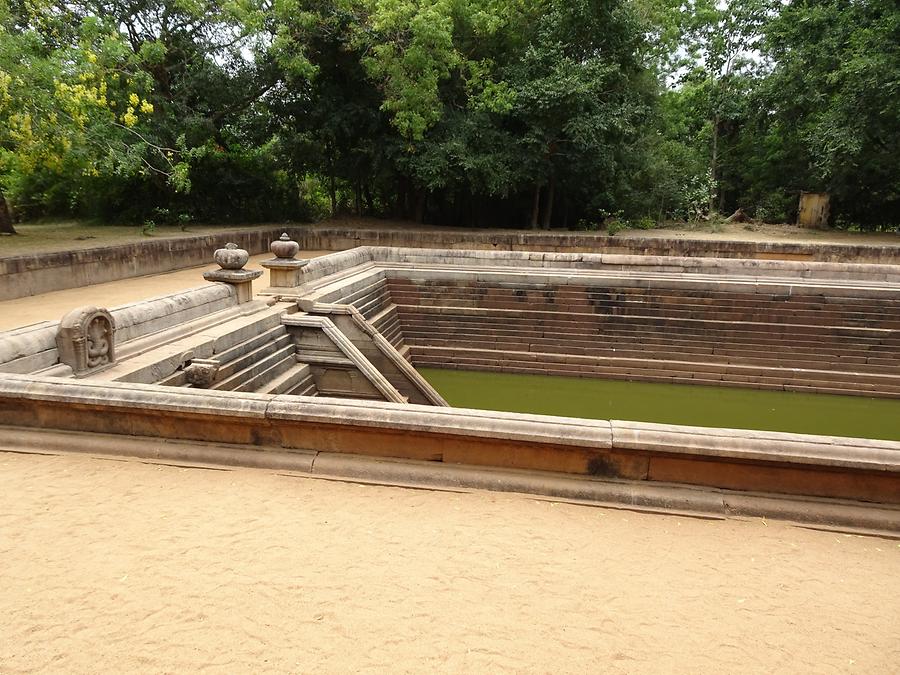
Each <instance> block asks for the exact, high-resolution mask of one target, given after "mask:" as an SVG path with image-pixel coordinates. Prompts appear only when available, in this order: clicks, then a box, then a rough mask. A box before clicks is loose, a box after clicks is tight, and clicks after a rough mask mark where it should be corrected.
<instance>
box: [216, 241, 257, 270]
mask: <svg viewBox="0 0 900 675" xmlns="http://www.w3.org/2000/svg"><path fill="white" fill-rule="evenodd" d="M213 260H215V261H216V263H217V264H218V265H219V267H221V268H222V269H223V270H239V269H243V267H244V265H246V264H247V261H248V260H250V254H249V253H248V252H247V251H245V250H244V249H242V248H238V245H237V244H231V243H228V244H225V248H218V249H216V252H215V253H213Z"/></svg>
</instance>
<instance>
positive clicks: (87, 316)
mask: <svg viewBox="0 0 900 675" xmlns="http://www.w3.org/2000/svg"><path fill="white" fill-rule="evenodd" d="M115 336H116V322H115V320H114V319H113V317H112V314H110V313H109V312H108V311H107V310H105V309H98V308H97V307H79V308H78V309H74V310H72V311H71V312H69V313H68V314H66V315H65V316H64V317H63V318H62V321H60V322H59V331H58V332H57V334H56V347H57V349H58V350H59V360H60V362H61V363H65V364H66V365H68V366H69V367H71V368H72V370H73V371H74V372H75V374H76V375H80V374H82V373H87V372H90V371H93V370H96V369H98V368H102V367H104V366H108V365H111V364H113V363H115V361H116V349H115Z"/></svg>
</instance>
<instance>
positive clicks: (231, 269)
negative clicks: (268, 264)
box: [203, 243, 262, 302]
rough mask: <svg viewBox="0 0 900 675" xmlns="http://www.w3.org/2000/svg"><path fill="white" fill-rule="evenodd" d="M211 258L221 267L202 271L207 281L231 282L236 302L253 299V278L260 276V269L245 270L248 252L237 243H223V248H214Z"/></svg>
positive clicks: (248, 258) (248, 257) (248, 256)
mask: <svg viewBox="0 0 900 675" xmlns="http://www.w3.org/2000/svg"><path fill="white" fill-rule="evenodd" d="M213 260H215V261H216V263H218V265H219V267H220V268H221V269H217V270H212V271H211V272H204V273H203V278H204V279H206V280H207V281H221V282H222V283H225V284H231V285H232V286H234V288H235V290H236V291H237V299H238V302H249V301H250V300H251V299H253V280H254V279H258V278H259V277H261V276H262V270H245V269H244V265H246V264H247V261H248V260H250V254H249V253H248V252H247V251H245V250H244V249H242V248H239V247H238V245H237V244H232V243H228V244H225V248H220V249H216V252H215V253H214V254H213Z"/></svg>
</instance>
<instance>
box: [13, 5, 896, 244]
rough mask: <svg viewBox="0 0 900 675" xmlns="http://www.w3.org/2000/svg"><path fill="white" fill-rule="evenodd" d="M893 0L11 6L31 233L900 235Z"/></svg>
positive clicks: (21, 194)
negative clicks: (245, 226)
mask: <svg viewBox="0 0 900 675" xmlns="http://www.w3.org/2000/svg"><path fill="white" fill-rule="evenodd" d="M898 132H900V4H898V3H897V2H896V0H790V1H788V0H218V1H209V0H73V1H70V2H62V1H59V2H55V1H53V0H0V231H2V230H5V231H13V229H14V220H16V219H18V220H28V219H34V218H40V217H46V216H67V217H68V216H75V217H86V218H94V219H99V220H104V221H110V222H116V223H131V222H133V223H138V224H141V223H144V224H150V225H152V224H154V223H159V224H169V223H181V224H182V225H186V224H188V223H191V222H216V223H221V222H260V221H273V220H314V219H318V218H321V217H325V216H328V215H329V214H332V215H333V214H338V213H354V214H357V215H373V216H384V217H395V218H408V219H413V220H415V221H419V222H427V223H432V224H447V225H461V226H470V227H529V226H531V227H544V228H550V227H554V228H557V227H558V228H569V229H575V228H583V229H591V228H596V227H598V226H599V224H601V223H604V222H607V221H609V220H610V219H620V220H630V221H631V222H633V223H638V224H641V225H643V226H652V225H653V224H655V223H657V222H662V221H667V220H693V219H698V218H709V217H714V216H715V214H717V213H724V214H727V213H731V212H732V211H733V210H735V209H737V208H742V209H744V210H745V211H746V212H747V213H748V214H749V215H750V216H752V217H754V218H757V219H760V220H764V221H766V222H793V220H794V219H795V218H796V212H797V205H798V197H799V194H800V193H801V192H803V191H811V192H827V193H829V194H830V196H831V204H832V207H831V214H832V224H833V225H835V226H837V227H844V228H852V229H895V228H897V227H898V224H900V159H898V158H900V140H898V139H900V133H898Z"/></svg>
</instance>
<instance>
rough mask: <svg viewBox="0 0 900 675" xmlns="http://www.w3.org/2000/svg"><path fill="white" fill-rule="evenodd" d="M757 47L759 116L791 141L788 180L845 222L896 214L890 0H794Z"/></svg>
mask: <svg viewBox="0 0 900 675" xmlns="http://www.w3.org/2000/svg"><path fill="white" fill-rule="evenodd" d="M762 47H763V50H764V52H765V54H766V55H767V56H768V57H769V58H770V59H771V60H772V61H773V62H774V64H775V65H774V68H773V70H772V73H771V75H770V76H769V77H768V78H766V80H765V82H764V84H763V89H762V91H761V94H760V96H761V106H760V108H761V116H764V118H765V119H766V120H767V124H769V125H772V126H777V129H778V130H779V132H780V135H781V137H782V143H783V144H784V145H785V146H787V147H788V148H790V149H791V154H792V157H793V158H794V159H793V165H794V167H796V168H795V171H796V172H797V173H798V174H799V175H800V176H801V177H803V181H802V184H801V185H799V186H798V187H799V188H800V189H804V190H822V191H826V192H830V193H831V194H832V198H833V204H832V212H833V213H837V214H839V215H840V216H841V217H843V218H845V219H848V220H850V221H852V222H857V223H862V224H866V225H870V226H875V225H883V224H888V223H893V224H896V223H898V222H900V215H898V214H900V137H898V134H897V129H900V6H898V5H897V3H896V2H894V1H892V0H866V1H865V2H844V1H842V0H804V1H802V2H795V3H792V4H791V5H788V6H786V7H785V8H784V9H783V10H782V11H781V13H780V14H779V15H778V16H777V17H776V18H774V19H773V20H772V21H771V22H770V23H769V24H768V26H767V27H766V31H765V41H764V43H763V44H762ZM771 169H772V170H773V171H777V170H778V167H777V166H772V167H771Z"/></svg>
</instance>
